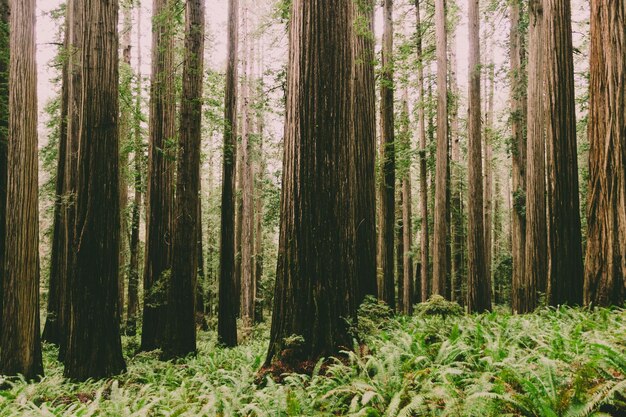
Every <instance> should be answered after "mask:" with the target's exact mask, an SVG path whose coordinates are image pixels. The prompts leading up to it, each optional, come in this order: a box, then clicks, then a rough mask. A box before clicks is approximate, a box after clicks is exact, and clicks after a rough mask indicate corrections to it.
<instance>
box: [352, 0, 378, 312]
mask: <svg viewBox="0 0 626 417" xmlns="http://www.w3.org/2000/svg"><path fill="white" fill-rule="evenodd" d="M354 4H355V6H356V7H355V11H354V13H355V16H358V18H359V19H363V21H364V24H363V25H362V26H361V28H360V29H357V30H356V37H355V46H354V59H355V61H354V62H355V83H356V86H355V89H356V91H360V94H358V95H357V96H356V97H355V99H356V102H355V106H356V108H355V124H354V129H355V138H356V142H355V144H356V155H357V161H356V167H357V168H356V169H357V176H358V178H359V181H358V183H357V187H358V194H357V207H356V231H357V254H356V256H357V259H356V267H357V276H358V277H359V301H363V299H365V297H366V296H367V295H373V296H376V295H377V294H378V281H377V270H376V82H375V79H374V61H375V51H374V39H375V38H374V0H364V1H359V2H354Z"/></svg>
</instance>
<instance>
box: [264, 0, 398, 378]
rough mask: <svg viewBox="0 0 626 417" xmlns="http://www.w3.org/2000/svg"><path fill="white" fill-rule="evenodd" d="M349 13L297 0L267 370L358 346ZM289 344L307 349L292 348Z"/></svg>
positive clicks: (346, 1) (346, 8) (319, 1)
mask: <svg viewBox="0 0 626 417" xmlns="http://www.w3.org/2000/svg"><path fill="white" fill-rule="evenodd" d="M351 8H352V0H336V1H332V2H328V1H326V0H294V1H293V6H292V17H291V31H290V54H289V67H288V68H289V70H288V74H289V76H288V95H287V106H286V109H287V114H286V119H285V120H286V126H285V153H284V155H285V158H284V167H283V191H282V199H281V230H280V238H279V251H278V253H279V260H278V267H277V274H276V276H277V280H276V291H275V296H274V309H273V319H272V329H271V335H270V347H269V351H268V356H267V360H266V365H268V366H269V365H270V364H272V363H273V362H274V361H281V362H282V363H283V364H287V366H289V365H291V366H293V367H300V366H304V367H306V366H307V364H308V363H310V362H311V361H313V363H314V362H315V361H316V360H317V359H318V358H320V357H328V356H330V355H336V354H337V353H338V352H339V351H340V350H343V349H350V347H351V346H352V337H351V336H350V335H349V332H348V327H347V325H346V319H355V318H356V310H357V306H358V294H357V285H358V284H357V277H356V266H355V263H354V262H355V257H356V232H355V221H354V214H355V204H354V201H355V198H356V195H355V194H356V180H357V178H356V169H355V160H356V156H355V155H354V152H355V147H354V130H353V110H354V101H353V96H352V94H353V93H354V84H353V82H352V74H353V69H354V56H353V51H352V48H351V47H350V45H352V42H353V36H354V33H353V23H354V22H353V19H352V13H351ZM312 69H314V71H311V70H312ZM392 195H393V194H392ZM392 214H393V212H392ZM392 238H393V234H392ZM391 247H392V249H393V245H392V246H391ZM392 272H393V270H392ZM292 335H299V336H301V337H303V339H304V340H303V341H302V342H301V343H298V344H296V345H291V346H288V345H287V344H286V342H285V338H287V337H289V336H292ZM303 364H304V365H303Z"/></svg>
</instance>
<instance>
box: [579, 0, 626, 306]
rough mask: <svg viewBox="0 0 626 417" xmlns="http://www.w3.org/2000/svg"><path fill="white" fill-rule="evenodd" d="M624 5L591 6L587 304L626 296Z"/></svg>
mask: <svg viewBox="0 0 626 417" xmlns="http://www.w3.org/2000/svg"><path fill="white" fill-rule="evenodd" d="M625 27H626V5H625V4H624V3H623V2H617V1H609V0H593V1H592V2H591V66H590V75H591V79H590V84H591V85H590V106H589V109H590V113H589V143H590V150H589V165H590V170H589V174H590V179H589V191H590V192H589V205H588V210H589V216H588V235H587V254H586V262H585V286H584V301H585V304H588V305H589V304H593V305H603V306H608V305H618V306H621V305H623V303H624V297H625V295H626V278H625V277H626V214H625V213H626V113H624V108H625V107H626V92H625V91H624V88H625V86H626V58H625V55H626V31H625V29H624V28H625Z"/></svg>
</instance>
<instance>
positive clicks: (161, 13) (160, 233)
mask: <svg viewBox="0 0 626 417" xmlns="http://www.w3.org/2000/svg"><path fill="white" fill-rule="evenodd" d="M174 3H175V2H174V0H153V6H152V7H153V9H152V13H153V19H152V21H153V25H152V79H151V85H150V121H149V124H150V129H149V130H150V144H149V149H148V178H147V183H148V191H147V199H146V204H147V207H146V252H145V268H144V278H143V286H144V305H143V326H142V333H141V350H144V351H150V350H154V349H157V348H160V347H162V336H163V330H164V326H163V323H164V322H165V320H166V318H165V311H166V309H165V298H166V293H167V285H168V282H169V270H170V268H171V243H172V242H171V240H172V213H173V202H174V198H173V197H174V195H173V190H172V182H173V178H174V162H173V159H174V158H173V155H172V144H171V141H172V140H173V138H174V136H175V135H176V123H175V117H176V100H175V89H174V62H173V61H174V39H173V35H172V33H171V32H172V28H171V26H172V19H173V13H174V10H173V8H174Z"/></svg>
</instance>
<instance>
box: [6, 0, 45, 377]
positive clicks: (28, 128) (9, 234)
mask: <svg viewBox="0 0 626 417" xmlns="http://www.w3.org/2000/svg"><path fill="white" fill-rule="evenodd" d="M35 8H36V6H35V0H19V1H15V0H13V1H11V4H10V10H11V12H10V41H9V48H10V51H11V56H10V58H9V125H8V126H9V132H8V153H7V155H8V166H7V196H6V197H7V207H6V217H4V218H3V219H2V220H3V221H5V222H6V225H5V227H6V247H5V251H4V259H5V262H4V266H3V268H4V272H3V280H2V288H3V289H2V296H3V303H2V325H1V326H0V328H2V334H1V335H0V374H2V375H17V374H21V375H24V377H25V378H27V379H33V378H36V377H38V376H40V375H43V363H42V357H41V341H40V337H39V332H40V329H39V219H38V216H39V210H38V206H37V195H38V184H37V181H38V172H37V168H38V165H37V162H38V161H37V66H36V62H35ZM9 201H10V202H11V204H8V202H9Z"/></svg>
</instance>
